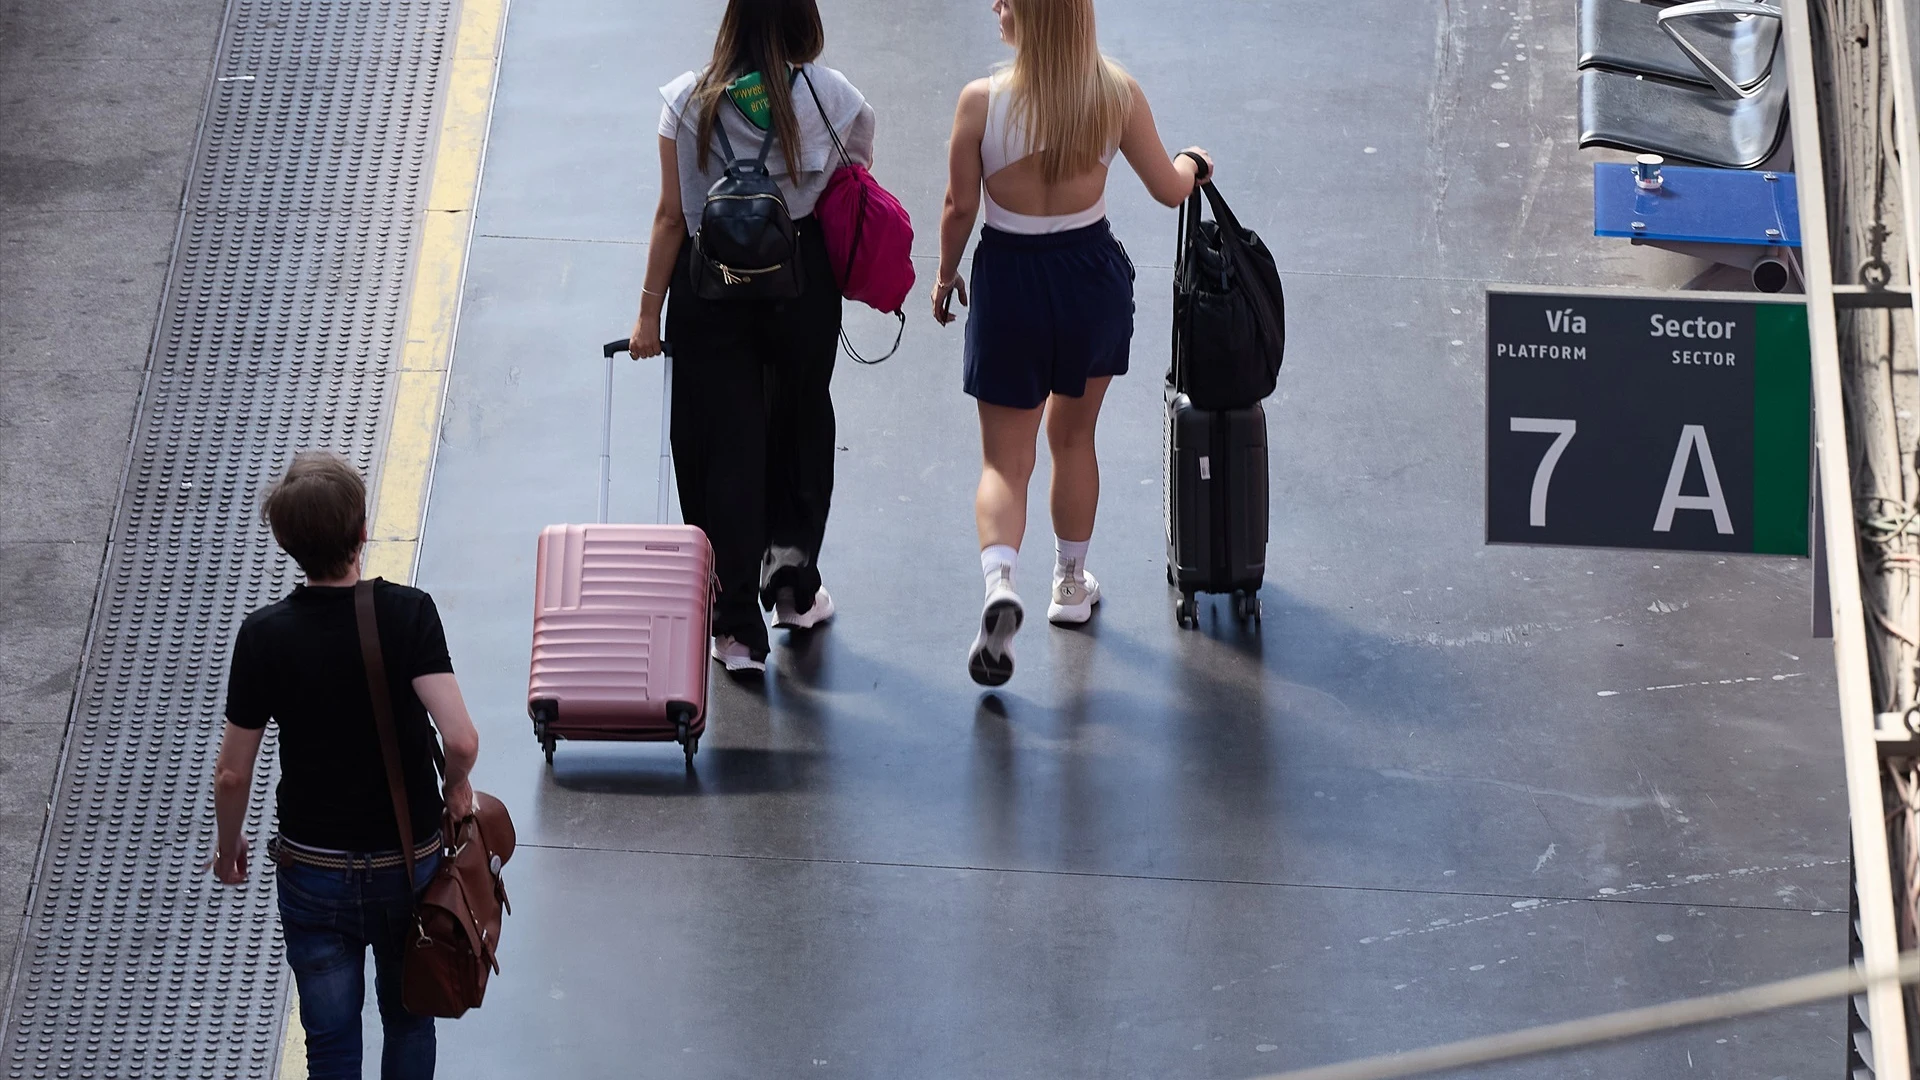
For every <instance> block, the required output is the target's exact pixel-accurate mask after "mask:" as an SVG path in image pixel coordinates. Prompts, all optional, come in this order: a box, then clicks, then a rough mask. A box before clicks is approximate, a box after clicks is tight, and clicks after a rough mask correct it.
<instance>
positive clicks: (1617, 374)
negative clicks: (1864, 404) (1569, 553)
mask: <svg viewBox="0 0 1920 1080" xmlns="http://www.w3.org/2000/svg"><path fill="white" fill-rule="evenodd" d="M1811 393H1812V385H1811V368H1810V364H1809V359H1808V347H1807V317H1806V307H1805V305H1804V304H1803V303H1802V302H1800V298H1799V297H1788V298H1781V299H1772V298H1768V297H1763V296H1760V295H1758V294H1745V293H1694V292H1651V291H1641V290H1613V289H1605V290H1602V289H1584V290H1561V291H1556V292H1551V293H1548V292H1534V291H1527V290H1524V289H1522V288H1519V287H1514V286H1494V287H1492V288H1490V289H1488V291H1487V540H1488V542H1490V543H1521V544H1579V545H1586V546H1594V547H1633V548H1664V549H1671V550H1678V551H1750V552H1764V553H1770V554H1782V555H1805V554H1806V553H1807V522H1808V494H1809V484H1810V482H1811V472H1812V469H1811V450H1810V447H1811V439H1812V423H1811V417H1810V408H1811Z"/></svg>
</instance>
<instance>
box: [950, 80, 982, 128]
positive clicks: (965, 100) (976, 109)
mask: <svg viewBox="0 0 1920 1080" xmlns="http://www.w3.org/2000/svg"><path fill="white" fill-rule="evenodd" d="M987 97H988V93H987V80H986V79H975V80H973V81H972V82H970V83H968V84H967V85H966V86H964V87H962V88H961V89H960V103H959V105H958V106H956V107H955V108H954V116H953V122H954V123H955V124H956V125H964V126H966V127H978V128H981V129H983V130H984V129H985V128H986V126H987Z"/></svg>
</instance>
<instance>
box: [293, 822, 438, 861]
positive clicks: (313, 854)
mask: <svg viewBox="0 0 1920 1080" xmlns="http://www.w3.org/2000/svg"><path fill="white" fill-rule="evenodd" d="M439 851H440V833H439V831H438V830H435V831H434V834H433V835H432V836H429V837H427V838H426V840H424V841H422V842H421V843H420V845H419V846H418V847H416V848H414V849H413V861H414V862H416V863H417V862H425V861H426V860H427V859H429V858H431V857H432V856H434V855H436V854H438V853H439ZM267 857H268V858H269V859H272V860H273V861H274V862H275V863H277V864H279V865H281V866H288V865H296V866H311V867H314V868H316V869H320V870H353V869H356V868H361V867H364V868H367V869H370V870H392V869H395V868H398V867H403V866H405V865H407V857H406V855H405V853H403V852H399V851H377V852H374V853H372V854H368V855H362V854H358V853H356V852H351V851H329V850H327V849H326V848H313V847H307V846H306V845H305V844H300V843H296V842H294V841H292V840H289V839H287V838H286V837H284V836H280V835H277V834H276V835H275V836H274V837H273V838H272V839H270V840H268V841H267Z"/></svg>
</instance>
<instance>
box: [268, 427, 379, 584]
mask: <svg viewBox="0 0 1920 1080" xmlns="http://www.w3.org/2000/svg"><path fill="white" fill-rule="evenodd" d="M260 516H261V517H263V518H265V519H266V522H267V524H268V525H269V526H271V527H272V528H273V538H274V539H275V540H278V541H279V542H280V546H281V547H282V548H283V549H285V550H286V553H287V554H289V555H291V556H293V561H294V562H297V563H299V564H300V570H301V572H302V573H304V574H306V575H307V577H308V579H309V580H312V579H319V580H322V581H325V580H330V579H333V578H339V577H345V576H346V574H347V571H348V569H350V568H351V567H352V564H353V557H354V554H355V553H356V552H358V551H359V550H360V539H361V530H363V529H365V528H366V525H367V485H366V482H365V481H364V480H361V479H360V474H359V473H358V472H355V471H354V468H353V466H352V465H349V464H347V460H346V459H345V458H343V457H341V456H340V455H338V454H330V453H328V452H326V451H324V450H302V451H301V452H300V453H298V454H295V455H294V456H293V464H292V465H289V466H288V467H287V474H286V475H285V476H282V477H281V478H280V480H279V482H277V483H275V484H274V485H273V487H272V488H270V489H269V490H268V491H267V498H266V505H265V506H264V507H263V508H262V510H261V515H260Z"/></svg>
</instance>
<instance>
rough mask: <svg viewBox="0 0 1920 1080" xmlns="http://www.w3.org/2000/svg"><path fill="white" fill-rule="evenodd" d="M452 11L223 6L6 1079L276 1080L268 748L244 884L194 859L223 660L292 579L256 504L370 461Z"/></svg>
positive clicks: (274, 1)
mask: <svg viewBox="0 0 1920 1080" xmlns="http://www.w3.org/2000/svg"><path fill="white" fill-rule="evenodd" d="M454 7H455V3H454V0H405V2H402V3H395V2H393V0H324V2H317V3H316V2H313V0H231V3H230V4H229V6H228V11H227V21H226V25H225V27H224V29H223V34H222V39H221V44H220V51H219V54H218V55H219V61H218V64H217V67H216V70H215V72H214V75H215V77H216V79H217V80H218V81H217V82H216V83H215V84H214V89H213V91H212V94H211V95H210V98H209V101H208V106H207V112H206V116H205V120H204V124H203V126H202V130H201V134H200V142H199V146H198V148H197V150H196V158H195V163H194V171H193V175H192V178H191V182H190V186H189V189H188V195H187V203H186V213H185V216H184V219H183V223H182V227H181V234H180V239H179V242H178V244H177V246H176V250H175V253H174V261H173V266H172V270H171V276H170V280H169V284H168V294H167V299H166V302H165V306H164V308H163V310H162V313H161V322H160V330H159V333H158V335H157V337H156V341H155V351H154V356H153V362H152V366H151V369H150V373H149V376H148V380H147V388H146V392H145V395H144V397H143V399H142V402H141V408H140V413H139V419H138V421H137V427H136V429H135V431H134V438H133V445H132V448H131V453H132V459H131V462H130V467H129V469H128V473H127V481H126V487H125V490H124V491H123V493H122V495H121V500H120V508H119V512H118V514H117V516H116V520H115V523H114V534H113V540H114V542H113V546H112V548H111V549H110V551H109V554H108V557H107V562H106V565H105V567H104V569H103V574H104V577H103V580H102V583H101V589H100V593H99V596H98V600H97V605H96V612H95V615H94V632H93V634H92V640H91V642H90V644H89V646H88V656H87V666H86V670H85V674H84V676H83V678H82V681H81V684H80V685H81V690H80V694H79V696H78V698H77V699H76V702H75V709H74V716H73V724H72V727H71V730H70V732H69V735H68V743H67V749H66V755H65V759H64V760H63V762H62V765H61V772H60V779H59V783H58V786H57V788H56V790H55V794H54V802H53V807H52V820H51V823H50V827H49V830H48V835H47V843H46V847H45V849H44V851H43V852H42V855H41V860H40V869H39V875H38V880H37V881H36V883H35V888H34V893H33V898H32V900H31V903H30V907H29V909H28V925H27V936H26V940H25V942H24V944H23V947H22V949H21V952H20V957H19V960H18V964H17V967H16V970H15V971H14V973H13V976H14V977H13V979H12V991H11V994H10V996H9V998H8V1001H7V1013H6V1021H7V1022H6V1025H5V1027H4V1028H3V1029H0V1080H43V1078H79V1077H88V1078H94V1077H101V1078H105V1077H128V1078H132V1077H140V1078H155V1077H183V1078H185V1077H191V1078H193V1080H205V1078H210V1077H215V1078H225V1077H235V1078H237V1077H261V1078H265V1077H271V1076H272V1075H274V1072H275V1070H276V1069H277V1066H278V1059H279V1041H280V1037H281V1030H280V1023H281V1012H282V1010H283V1007H284V1004H285V996H284V995H285V988H286V984H287V982H288V977H287V973H286V969H285V967H284V965H283V964H282V962H281V947H280V940H279V933H278V927H277V925H276V918H275V913H274V897H273V887H272V882H271V876H270V874H269V873H268V872H267V868H266V867H264V866H263V865H262V864H261V861H260V860H261V852H262V850H263V848H264V838H265V835H266V834H267V832H268V831H269V830H270V828H271V825H270V821H269V820H268V819H270V816H271V811H270V805H269V800H268V793H269V791H270V790H271V784H272V782H273V779H274V776H275V773H276V770H275V769H273V768H272V767H271V763H272V755H273V753H274V747H273V743H272V737H271V733H269V741H268V743H267V746H266V747H265V750H264V752H263V762H262V764H263V769H262V775H261V776H260V778H259V781H258V783H257V784H256V786H255V788H254V793H253V803H252V813H251V817H250V819H249V831H250V834H251V836H252V838H253V841H254V852H255V866H254V872H253V881H252V884H250V885H248V886H247V887H245V888H225V887H221V886H217V885H215V884H214V883H213V882H212V881H211V880H210V879H209V878H208V876H207V875H206V873H205V872H204V871H202V869H201V864H202V863H203V862H204V861H205V860H206V859H207V858H208V857H209V856H210V853H211V851H212V847H213V838H214V823H213V805H212V799H211V796H210V787H211V778H212V766H213V755H214V751H215V749H216V748H217V746H218V743H219V735H220V731H221V726H222V718H221V707H222V703H223V701H224V697H225V687H226V663H227V657H228V650H229V647H230V643H231V641H232V639H233V633H234V630H235V629H236V628H237V626H238V625H239V620H240V619H241V618H243V617H244V616H245V614H246V613H247V612H248V611H249V610H252V609H253V608H256V607H259V606H260V605H262V604H266V603H269V602H271V601H272V600H273V599H275V598H276V597H278V596H280V595H283V594H284V593H285V592H286V591H287V590H288V589H289V588H290V587H291V586H292V584H293V575H292V567H291V566H290V565H289V563H288V562H287V560H286V559H285V558H284V557H283V556H281V555H280V554H279V552H278V551H277V550H276V549H275V547H274V545H273V539H272V537H271V535H270V534H269V533H268V532H267V530H266V529H265V527H264V526H262V525H261V524H260V522H259V519H258V499H257V496H258V494H259V493H260V492H261V490H262V489H263V488H264V487H265V485H266V484H268V483H270V482H271V481H272V479H273V477H274V476H275V475H277V473H278V472H279V471H280V470H281V469H282V468H284V467H285V465H286V463H287V461H288V460H289V458H290V457H291V456H292V454H293V453H294V452H295V451H296V450H301V449H305V448H309V447H324V448H330V449H333V450H337V451H339V452H341V453H344V454H346V455H347V456H348V457H349V458H350V459H351V460H353V461H354V462H356V463H357V464H358V465H360V466H361V467H362V468H363V469H366V468H370V467H371V466H372V465H373V459H374V454H375V452H376V450H377V448H378V443H379V436H380V432H381V430H382V427H381V425H382V414H383V412H384V410H385V408H386V404H387V397H388V394H389V390H390V387H391V385H392V383H393V375H394V368H395V365H396V363H397V360H398V357H399V348H398V346H399V342H398V335H399V333H400V332H401V331H400V329H399V321H400V318H401V311H402V307H401V304H402V301H403V299H404V294H405V290H406V284H407V282H406V267H407V261H408V255H409V253H410V252H411V250H412V249H413V247H414V244H415V241H416V238H417V234H418V231H419V218H420V215H421V212H422V207H423V205H424V201H425V197H426V191H427V188H426V182H427V176H428V171H429V169H430V167H431V161H430V160H429V159H430V155H431V148H432V139H431V136H432V133H433V131H434V117H435V111H436V110H435V104H436V98H437V94H438V90H439V85H440V81H441V76H442V72H443V65H442V58H443V53H444V50H445V49H446V48H447V45H448V42H449V39H450V36H451V35H450V30H451V27H452V25H453V14H454Z"/></svg>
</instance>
